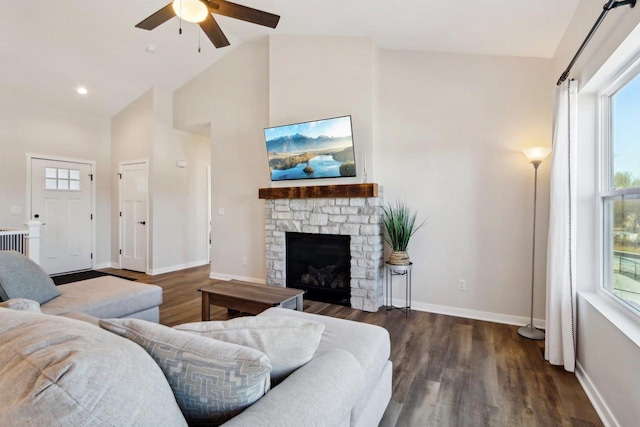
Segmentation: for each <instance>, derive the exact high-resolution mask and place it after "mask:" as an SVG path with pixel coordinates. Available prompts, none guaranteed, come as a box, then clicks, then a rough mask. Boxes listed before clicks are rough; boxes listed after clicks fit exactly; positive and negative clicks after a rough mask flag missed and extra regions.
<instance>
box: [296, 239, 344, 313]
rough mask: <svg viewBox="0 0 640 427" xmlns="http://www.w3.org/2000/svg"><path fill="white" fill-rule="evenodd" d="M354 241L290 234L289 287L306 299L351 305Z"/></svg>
mask: <svg viewBox="0 0 640 427" xmlns="http://www.w3.org/2000/svg"><path fill="white" fill-rule="evenodd" d="M350 246H351V238H350V236H338V235H330V234H305V233H287V234H286V256H287V259H286V263H287V287H290V288H296V289H304V290H305V291H307V292H306V294H305V298H306V299H310V300H314V301H322V302H329V303H332V304H340V305H346V306H350V305H351V304H350V299H351V285H350V281H351V274H350V271H351V253H350Z"/></svg>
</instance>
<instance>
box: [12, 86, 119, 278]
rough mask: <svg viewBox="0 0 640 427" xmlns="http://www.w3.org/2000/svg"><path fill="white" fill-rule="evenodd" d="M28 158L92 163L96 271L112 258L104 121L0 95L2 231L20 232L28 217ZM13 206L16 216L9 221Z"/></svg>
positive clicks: (107, 132) (106, 123) (107, 133)
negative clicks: (40, 157)
mask: <svg viewBox="0 0 640 427" xmlns="http://www.w3.org/2000/svg"><path fill="white" fill-rule="evenodd" d="M26 153H31V154H38V155H45V156H54V157H66V158H73V159H81V160H94V161H96V171H95V175H96V176H95V179H96V212H95V221H96V253H95V254H94V255H95V256H94V259H95V262H96V264H97V265H100V264H102V265H105V264H108V263H109V259H110V255H109V251H110V239H109V236H110V232H111V225H110V224H111V221H110V215H109V210H110V191H111V182H110V178H109V176H110V168H111V160H110V157H111V155H110V128H109V119H108V118H107V117H96V116H94V115H89V114H84V113H81V112H78V111H67V110H62V109H60V108H57V107H54V106H49V105H46V104H42V103H41V102H40V101H39V100H38V99H25V95H24V94H22V93H13V92H10V91H6V92H4V91H3V93H2V95H0V225H4V226H9V227H21V226H22V225H23V224H24V223H25V222H26V221H28V220H29V219H30V218H29V216H30V213H29V212H27V211H26V208H27V203H26V194H27V189H26V185H27V172H26V170H27V169H26V165H27V163H26V157H25V154H26ZM12 206H17V207H19V208H20V209H21V212H22V213H21V214H20V215H11V214H10V209H11V207H12Z"/></svg>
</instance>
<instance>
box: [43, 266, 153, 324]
mask: <svg viewBox="0 0 640 427" xmlns="http://www.w3.org/2000/svg"><path fill="white" fill-rule="evenodd" d="M58 289H59V290H60V296H59V297H58V298H56V299H54V300H52V301H49V302H48V303H47V304H45V305H43V306H42V307H41V310H42V312H43V313H47V314H64V313H69V312H74V311H79V312H81V313H85V314H89V315H91V316H93V317H98V318H101V319H105V318H113V317H124V316H127V315H129V314H131V313H136V312H139V311H143V310H146V309H149V308H152V307H156V306H158V305H160V304H162V288H161V287H159V286H156V285H147V284H145V283H138V282H132V281H130V280H125V279H120V278H119V277H114V276H102V277H97V278H95V279H89V280H82V281H80V282H73V283H68V284H66V285H60V286H58Z"/></svg>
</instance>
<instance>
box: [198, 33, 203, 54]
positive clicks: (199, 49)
mask: <svg viewBox="0 0 640 427" xmlns="http://www.w3.org/2000/svg"><path fill="white" fill-rule="evenodd" d="M201 50H202V49H201V48H200V31H198V53H200V51H201Z"/></svg>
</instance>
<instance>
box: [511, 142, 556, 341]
mask: <svg viewBox="0 0 640 427" xmlns="http://www.w3.org/2000/svg"><path fill="white" fill-rule="evenodd" d="M522 152H523V153H524V155H525V156H527V158H528V159H529V162H530V163H531V164H532V165H533V169H534V171H535V178H534V181H533V182H534V184H533V238H532V239H531V240H532V246H533V247H532V253H531V322H530V323H529V324H528V325H526V326H523V327H521V328H520V329H518V334H520V335H521V336H523V337H525V338H529V339H532V340H543V339H544V331H542V330H540V329H538V328H536V327H534V326H533V284H534V277H535V271H536V201H537V197H538V166H540V163H542V161H543V160H544V159H545V158H546V157H547V156H548V155H549V153H551V148H548V147H532V148H528V149H526V150H523V151H522Z"/></svg>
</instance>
